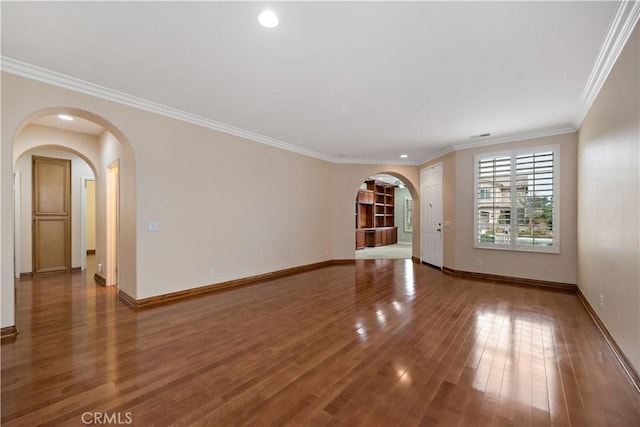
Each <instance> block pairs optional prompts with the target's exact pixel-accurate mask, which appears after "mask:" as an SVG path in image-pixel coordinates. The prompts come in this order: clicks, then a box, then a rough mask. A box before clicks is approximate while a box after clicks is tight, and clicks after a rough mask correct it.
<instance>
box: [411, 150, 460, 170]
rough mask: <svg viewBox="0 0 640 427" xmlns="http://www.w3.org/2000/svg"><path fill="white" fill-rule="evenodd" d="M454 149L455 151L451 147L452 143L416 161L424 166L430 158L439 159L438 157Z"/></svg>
mask: <svg viewBox="0 0 640 427" xmlns="http://www.w3.org/2000/svg"><path fill="white" fill-rule="evenodd" d="M454 151H456V149H455V148H453V145H450V146H448V147H445V148H443V149H442V150H439V151H436V152H435V153H432V154H429V155H428V156H427V157H424V158H423V159H422V161H421V162H420V163H418V165H421V166H424V165H425V164H426V163H429V162H430V161H432V160H436V159H439V158H440V157H444V156H446V155H447V154H449V153H453V152H454Z"/></svg>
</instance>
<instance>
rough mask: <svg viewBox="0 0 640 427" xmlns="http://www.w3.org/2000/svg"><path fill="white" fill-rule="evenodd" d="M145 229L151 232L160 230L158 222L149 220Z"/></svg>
mask: <svg viewBox="0 0 640 427" xmlns="http://www.w3.org/2000/svg"><path fill="white" fill-rule="evenodd" d="M147 229H148V230H149V231H151V232H156V231H160V224H158V223H157V222H150V223H149V226H148V227H147Z"/></svg>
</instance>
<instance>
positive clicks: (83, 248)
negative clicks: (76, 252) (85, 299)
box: [80, 176, 96, 271]
mask: <svg viewBox="0 0 640 427" xmlns="http://www.w3.org/2000/svg"><path fill="white" fill-rule="evenodd" d="M81 181H82V186H81V187H80V269H81V270H82V271H84V270H86V269H87V181H94V182H95V181H96V179H95V177H90V176H83V177H82V179H81ZM94 212H95V208H94Z"/></svg>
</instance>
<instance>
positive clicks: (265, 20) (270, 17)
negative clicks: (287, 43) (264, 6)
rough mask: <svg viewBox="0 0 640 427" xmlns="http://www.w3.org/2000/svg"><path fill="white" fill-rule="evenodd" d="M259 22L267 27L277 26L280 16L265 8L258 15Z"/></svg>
mask: <svg viewBox="0 0 640 427" xmlns="http://www.w3.org/2000/svg"><path fill="white" fill-rule="evenodd" d="M258 22H259V23H260V25H262V26H263V27H266V28H273V27H277V26H278V23H279V22H280V20H279V19H278V16H277V15H276V14H275V13H273V12H272V11H270V10H265V11H264V12H262V13H261V14H260V16H258Z"/></svg>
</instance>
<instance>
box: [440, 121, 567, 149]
mask: <svg viewBox="0 0 640 427" xmlns="http://www.w3.org/2000/svg"><path fill="white" fill-rule="evenodd" d="M575 131H576V128H575V127H573V126H571V125H569V124H565V125H560V126H554V127H550V128H545V129H537V130H534V131H530V132H519V133H514V134H509V135H503V136H495V137H488V138H482V139H481V140H474V141H471V142H460V143H456V144H453V148H454V150H456V151H458V150H467V149H469V148H478V147H486V146H489V145H497V144H506V143H509V142H516V141H524V140H526V139H534V138H545V137H549V136H555V135H563V134H565V133H571V132H575Z"/></svg>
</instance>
